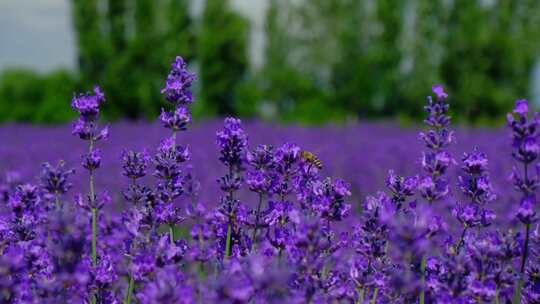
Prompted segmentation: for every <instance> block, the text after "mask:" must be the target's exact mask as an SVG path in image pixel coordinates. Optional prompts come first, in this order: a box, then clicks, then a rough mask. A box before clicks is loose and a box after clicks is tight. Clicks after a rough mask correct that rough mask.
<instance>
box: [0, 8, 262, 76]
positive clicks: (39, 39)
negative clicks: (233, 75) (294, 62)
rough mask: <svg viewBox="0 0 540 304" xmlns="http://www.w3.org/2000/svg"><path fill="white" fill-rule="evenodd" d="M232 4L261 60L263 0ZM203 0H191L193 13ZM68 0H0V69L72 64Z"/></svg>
mask: <svg viewBox="0 0 540 304" xmlns="http://www.w3.org/2000/svg"><path fill="white" fill-rule="evenodd" d="M231 3H232V6H233V7H234V8H235V9H236V10H237V11H239V12H240V13H242V14H243V15H245V16H246V17H248V18H249V19H250V21H251V22H252V25H253V26H252V29H251V30H252V32H251V43H250V50H249V52H250V58H251V60H252V62H253V63H254V64H255V65H256V66H257V65H260V64H261V63H262V53H263V52H262V48H263V44H264V39H263V35H262V33H263V22H264V13H265V8H266V5H265V4H266V3H267V1H266V0H232V1H231ZM203 7H204V0H192V6H191V9H192V13H193V14H195V15H198V14H200V13H201V12H202V9H203ZM70 13H71V12H70V0H0V70H2V69H4V68H6V67H13V66H17V67H28V68H33V69H36V70H38V71H41V72H46V71H50V70H53V69H56V68H69V69H72V68H75V62H76V49H75V36H74V33H73V29H72V26H71V16H70Z"/></svg>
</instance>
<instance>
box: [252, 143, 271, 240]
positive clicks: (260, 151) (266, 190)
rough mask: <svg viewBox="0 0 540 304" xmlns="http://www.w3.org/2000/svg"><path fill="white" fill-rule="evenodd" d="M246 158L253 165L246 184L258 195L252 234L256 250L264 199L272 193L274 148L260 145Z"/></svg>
mask: <svg viewBox="0 0 540 304" xmlns="http://www.w3.org/2000/svg"><path fill="white" fill-rule="evenodd" d="M246 159H247V161H248V163H249V164H250V165H251V169H250V171H248V172H247V177H246V184H247V185H248V186H249V190H251V191H253V192H255V193H257V196H258V203H257V208H256V211H255V220H254V223H253V233H252V236H251V250H255V249H256V247H257V242H258V240H257V236H258V234H257V232H258V231H259V228H261V227H260V226H261V211H262V208H263V207H264V206H263V204H264V200H265V198H268V197H269V196H270V195H271V194H272V193H271V192H272V186H273V175H274V172H273V170H274V167H275V164H274V152H273V148H272V146H268V145H261V146H258V147H257V148H255V150H253V151H251V152H249V153H247V155H246Z"/></svg>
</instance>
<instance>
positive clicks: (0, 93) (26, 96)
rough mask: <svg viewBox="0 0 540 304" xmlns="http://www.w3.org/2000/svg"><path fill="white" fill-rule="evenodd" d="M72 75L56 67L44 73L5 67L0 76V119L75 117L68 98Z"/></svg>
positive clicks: (42, 120)
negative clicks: (52, 70) (55, 69)
mask: <svg viewBox="0 0 540 304" xmlns="http://www.w3.org/2000/svg"><path fill="white" fill-rule="evenodd" d="M75 83H76V79H75V77H74V76H73V75H72V74H70V73H69V72H67V71H64V70H58V71H54V72H51V73H49V74H46V75H40V74H37V73H35V72H33V71H31V70H24V69H10V70H5V71H4V72H3V73H2V76H1V77H0V121H33V122H40V123H58V122H64V121H67V120H69V119H71V118H72V117H74V115H73V113H72V111H71V108H70V107H69V102H70V100H71V97H72V94H73V88H74V87H75Z"/></svg>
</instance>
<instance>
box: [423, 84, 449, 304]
mask: <svg viewBox="0 0 540 304" xmlns="http://www.w3.org/2000/svg"><path fill="white" fill-rule="evenodd" d="M431 89H432V91H433V93H434V94H435V95H436V99H435V101H434V100H433V99H432V97H431V96H428V104H427V106H425V107H424V109H425V111H426V112H427V113H428V116H427V118H426V119H425V120H424V123H425V124H426V125H427V126H428V127H429V128H430V129H429V130H428V131H427V132H421V133H420V138H421V139H422V141H423V142H424V144H425V146H426V148H427V151H426V152H424V154H423V155H422V169H423V170H424V172H425V175H424V176H423V177H422V178H421V180H420V182H419V185H418V188H419V190H420V193H421V195H422V197H423V198H424V199H425V200H426V201H427V202H428V203H429V204H430V205H431V204H433V203H434V202H435V201H439V200H442V199H444V198H445V197H446V195H447V194H448V192H449V185H448V180H447V179H446V178H445V177H444V174H445V173H446V171H447V169H448V167H449V165H450V164H451V163H452V157H451V156H450V153H448V151H447V147H448V146H449V145H450V144H451V143H452V142H453V141H454V132H453V131H452V130H450V129H449V126H450V117H449V116H448V115H447V114H448V110H449V105H448V103H447V102H446V99H447V98H448V94H447V93H446V92H445V91H444V88H443V87H442V86H441V85H439V84H435V85H433V86H432V88H431ZM426 261H427V257H426V256H423V257H422V261H421V265H420V272H421V274H420V275H421V280H422V287H421V288H422V289H421V291H420V296H419V301H420V303H421V304H424V303H425V272H426Z"/></svg>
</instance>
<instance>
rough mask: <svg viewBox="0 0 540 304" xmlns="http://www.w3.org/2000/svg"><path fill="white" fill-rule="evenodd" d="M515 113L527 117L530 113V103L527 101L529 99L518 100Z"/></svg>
mask: <svg viewBox="0 0 540 304" xmlns="http://www.w3.org/2000/svg"><path fill="white" fill-rule="evenodd" d="M513 112H514V113H517V114H519V115H521V116H525V115H527V113H528V112H529V101H527V99H518V100H516V106H515V107H514V110H513Z"/></svg>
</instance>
